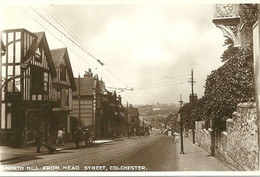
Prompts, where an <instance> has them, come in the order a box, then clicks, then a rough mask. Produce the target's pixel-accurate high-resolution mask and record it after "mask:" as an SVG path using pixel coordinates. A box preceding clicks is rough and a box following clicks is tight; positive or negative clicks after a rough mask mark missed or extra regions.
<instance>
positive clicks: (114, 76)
mask: <svg viewBox="0 0 260 177" xmlns="http://www.w3.org/2000/svg"><path fill="white" fill-rule="evenodd" d="M30 8H31V9H32V10H33V11H34V12H35V13H37V14H38V15H39V16H40V17H41V18H42V19H44V20H45V21H46V22H47V23H48V24H50V25H51V26H52V27H53V28H55V29H56V30H57V31H59V32H60V33H61V34H63V35H64V36H65V37H66V38H67V39H69V40H70V41H71V42H73V43H74V44H75V45H77V46H78V47H79V48H80V49H81V50H83V51H84V52H86V53H87V54H88V55H89V56H91V57H92V58H94V59H95V60H96V61H97V62H98V63H99V64H101V65H102V66H103V65H104V63H103V62H101V61H100V60H99V59H97V58H96V57H95V56H94V55H92V54H91V53H89V52H88V51H86V50H85V49H84V48H83V47H82V46H80V45H78V44H77V43H76V42H74V41H73V40H72V39H71V38H70V37H68V36H67V35H66V34H64V33H63V32H62V31H61V30H59V29H58V28H57V27H56V26H55V25H53V24H52V23H51V22H50V21H48V20H47V19H46V18H45V17H43V16H42V15H41V14H40V13H39V12H38V11H37V10H35V9H34V8H33V7H31V6H30ZM45 29H46V28H45ZM56 39H57V38H56ZM77 42H78V41H77ZM78 43H80V42H78ZM105 69H106V68H105ZM106 70H107V71H108V72H109V73H110V74H111V75H113V76H114V77H115V78H117V79H118V77H117V76H116V75H114V74H113V73H112V72H111V71H109V70H108V69H106ZM118 80H119V81H120V82H122V81H121V80H120V79H118ZM122 83H123V82H122ZM123 84H124V83H123ZM126 96H127V97H129V96H128V95H127V94H126ZM129 98H130V99H132V98H131V97H129Z"/></svg>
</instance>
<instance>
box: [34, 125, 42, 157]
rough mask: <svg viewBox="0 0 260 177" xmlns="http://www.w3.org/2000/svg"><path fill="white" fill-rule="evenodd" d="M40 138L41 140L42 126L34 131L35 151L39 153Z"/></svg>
mask: <svg viewBox="0 0 260 177" xmlns="http://www.w3.org/2000/svg"><path fill="white" fill-rule="evenodd" d="M42 140H43V136H42V127H39V129H38V130H36V132H35V141H36V146H37V150H36V152H37V153H41V145H42Z"/></svg>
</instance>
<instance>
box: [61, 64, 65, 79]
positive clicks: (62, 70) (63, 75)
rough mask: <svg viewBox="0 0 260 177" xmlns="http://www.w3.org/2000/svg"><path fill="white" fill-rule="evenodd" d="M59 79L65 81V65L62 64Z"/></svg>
mask: <svg viewBox="0 0 260 177" xmlns="http://www.w3.org/2000/svg"><path fill="white" fill-rule="evenodd" d="M60 80H61V81H66V66H64V65H63V66H61V67H60Z"/></svg>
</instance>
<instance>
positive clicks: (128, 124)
mask: <svg viewBox="0 0 260 177" xmlns="http://www.w3.org/2000/svg"><path fill="white" fill-rule="evenodd" d="M126 114H127V136H128V138H129V123H128V101H127V104H126Z"/></svg>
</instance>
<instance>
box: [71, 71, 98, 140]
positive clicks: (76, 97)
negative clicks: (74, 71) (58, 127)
mask: <svg viewBox="0 0 260 177" xmlns="http://www.w3.org/2000/svg"><path fill="white" fill-rule="evenodd" d="M75 83H76V86H77V91H76V92H75V93H73V111H72V113H71V116H73V117H75V118H76V119H77V120H78V121H79V122H78V124H77V125H76V126H80V127H87V128H89V129H90V131H91V132H92V133H94V135H95V137H101V107H100V103H101V98H102V95H101V89H100V85H99V79H98V75H97V74H96V75H95V76H93V73H92V72H91V69H89V71H88V72H85V74H84V77H83V78H82V77H80V78H75ZM74 128H75V127H74Z"/></svg>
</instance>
